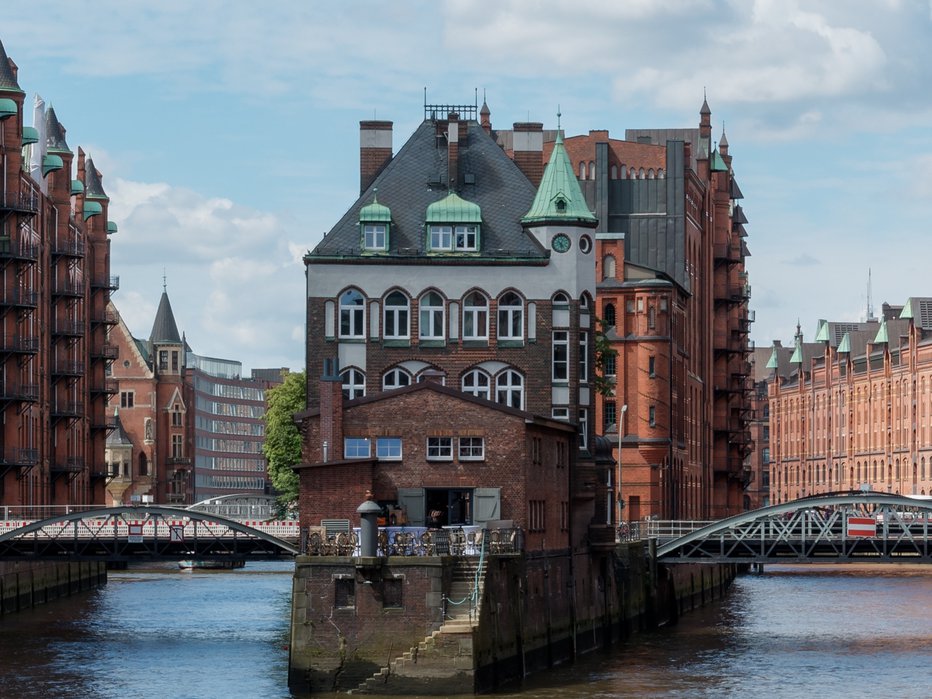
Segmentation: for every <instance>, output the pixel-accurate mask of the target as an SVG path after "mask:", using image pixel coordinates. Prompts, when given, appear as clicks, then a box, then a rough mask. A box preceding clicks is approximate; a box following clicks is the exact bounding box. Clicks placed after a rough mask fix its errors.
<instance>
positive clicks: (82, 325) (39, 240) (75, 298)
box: [0, 45, 119, 505]
mask: <svg viewBox="0 0 932 699" xmlns="http://www.w3.org/2000/svg"><path fill="white" fill-rule="evenodd" d="M25 101H26V94H25V92H23V90H22V89H21V88H20V86H19V82H18V69H17V67H16V65H15V64H14V63H13V61H11V60H10V59H9V58H8V57H7V55H6V52H5V51H4V49H3V46H2V45H0V171H2V183H3V184H2V190H0V265H2V268H3V275H2V281H0V363H2V372H0V410H2V415H3V420H2V428H0V504H3V505H48V504H75V505H77V504H81V505H83V504H98V503H101V502H103V500H104V488H105V479H106V466H105V462H104V444H105V440H106V437H107V433H108V430H110V429H111V428H112V427H113V425H112V424H111V422H110V418H109V417H108V416H107V413H106V406H107V400H108V398H109V396H110V395H111V394H112V393H113V391H114V390H115V385H114V384H113V382H112V381H111V380H110V379H109V378H108V376H107V370H108V366H109V364H110V362H112V361H113V360H114V359H115V357H116V350H115V348H114V347H113V345H111V344H110V343H109V340H108V333H109V329H110V327H111V326H112V325H113V323H114V322H115V318H114V316H113V315H112V314H111V313H110V311H109V310H108V304H109V300H110V293H111V292H112V291H115V290H116V289H117V287H118V286H119V280H118V279H116V278H114V277H111V276H110V240H109V234H111V233H114V232H115V231H116V229H117V228H116V224H115V223H114V222H112V221H109V220H108V206H109V198H108V197H107V195H106V193H105V191H104V189H103V186H102V181H101V174H100V173H99V172H98V171H97V169H96V168H95V167H94V163H93V161H92V160H91V158H90V157H87V156H86V155H85V153H84V152H83V151H82V150H81V149H80V148H79V149H78V151H77V158H75V153H74V151H72V150H71V148H70V147H69V146H68V143H67V141H66V138H65V136H66V133H65V128H64V127H63V126H62V124H61V122H60V121H59V120H58V116H57V115H56V113H55V110H54V109H52V108H51V107H49V108H48V109H46V108H45V104H44V102H42V100H41V99H39V98H38V96H37V97H36V100H35V104H34V108H33V110H32V116H31V120H32V122H33V125H32V126H26V125H25V121H26V118H25V117H26V114H25V112H26V108H25Z"/></svg>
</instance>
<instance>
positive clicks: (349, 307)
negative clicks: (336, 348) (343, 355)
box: [340, 289, 366, 338]
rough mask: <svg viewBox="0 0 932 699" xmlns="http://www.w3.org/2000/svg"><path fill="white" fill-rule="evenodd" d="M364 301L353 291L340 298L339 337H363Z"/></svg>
mask: <svg viewBox="0 0 932 699" xmlns="http://www.w3.org/2000/svg"><path fill="white" fill-rule="evenodd" d="M364 316H365V300H364V299H363V297H362V294H360V293H359V292H358V291H356V290H355V289H350V290H349V291H347V292H345V293H344V294H343V295H342V296H341V297H340V337H352V338H362V337H365V332H366V329H365V323H364V322H363V320H364Z"/></svg>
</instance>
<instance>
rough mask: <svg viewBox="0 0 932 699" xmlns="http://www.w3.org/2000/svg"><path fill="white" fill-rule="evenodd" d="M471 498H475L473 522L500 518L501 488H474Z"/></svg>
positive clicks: (479, 522) (477, 522) (478, 522)
mask: <svg viewBox="0 0 932 699" xmlns="http://www.w3.org/2000/svg"><path fill="white" fill-rule="evenodd" d="M473 498H474V500H475V512H474V516H473V524H481V523H483V522H488V521H490V520H495V519H501V518H502V507H501V499H502V489H501V488H476V489H475V490H474V491H473Z"/></svg>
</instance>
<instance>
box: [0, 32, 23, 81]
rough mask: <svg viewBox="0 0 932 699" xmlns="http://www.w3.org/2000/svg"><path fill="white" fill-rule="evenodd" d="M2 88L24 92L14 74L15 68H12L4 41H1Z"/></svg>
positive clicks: (0, 69) (0, 74)
mask: <svg viewBox="0 0 932 699" xmlns="http://www.w3.org/2000/svg"><path fill="white" fill-rule="evenodd" d="M0 90H6V91H13V90H15V91H16V92H22V90H21V89H20V87H19V83H18V82H16V78H15V77H14V76H13V69H12V68H10V59H9V58H7V55H6V51H5V50H4V48H3V42H0Z"/></svg>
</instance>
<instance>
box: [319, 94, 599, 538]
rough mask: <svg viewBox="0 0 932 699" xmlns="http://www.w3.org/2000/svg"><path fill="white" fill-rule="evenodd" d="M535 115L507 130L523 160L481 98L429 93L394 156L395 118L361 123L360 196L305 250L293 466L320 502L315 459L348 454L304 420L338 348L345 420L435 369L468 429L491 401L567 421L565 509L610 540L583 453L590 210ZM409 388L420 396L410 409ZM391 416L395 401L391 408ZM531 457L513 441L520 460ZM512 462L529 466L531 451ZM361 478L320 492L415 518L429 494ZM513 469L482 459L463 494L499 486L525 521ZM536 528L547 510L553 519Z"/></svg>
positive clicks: (591, 281) (589, 429)
mask: <svg viewBox="0 0 932 699" xmlns="http://www.w3.org/2000/svg"><path fill="white" fill-rule="evenodd" d="M477 117H478V118H477ZM537 126H538V125H533V124H532V125H527V124H516V125H515V129H514V136H513V140H514V144H515V149H516V151H518V152H529V153H534V154H535V157H518V156H517V155H516V156H515V157H514V159H512V157H509V153H507V152H506V151H505V150H504V149H503V148H502V147H501V146H500V145H499V144H498V143H497V142H496V134H495V133H494V132H493V131H492V129H491V124H490V120H489V112H488V109H487V107H486V106H485V105H483V109H482V110H481V111H479V110H477V108H476V107H475V106H456V107H450V106H433V105H427V106H425V115H424V121H423V122H422V123H421V125H420V126H419V127H418V128H417V130H416V131H415V133H414V134H413V135H412V136H411V137H410V138H409V139H408V141H407V142H406V143H405V145H404V146H403V147H402V148H401V149H400V150H399V151H398V153H397V155H393V151H392V124H391V122H383V121H377V122H373V121H366V122H362V123H361V124H360V165H361V172H360V189H361V195H360V197H359V199H358V200H357V201H356V202H355V203H354V204H353V205H352V206H351V207H350V208H349V210H348V211H347V212H346V214H345V215H344V216H343V217H342V219H341V220H340V221H339V222H338V223H337V224H336V225H335V226H334V228H333V229H332V230H331V231H329V232H328V233H327V234H326V236H325V237H324V239H323V241H322V242H321V243H320V244H319V245H318V246H317V247H316V248H315V249H314V250H313V251H312V252H310V253H308V254H307V255H306V256H305V264H306V266H307V284H308V287H307V297H308V299H307V331H308V341H307V368H308V407H309V409H310V410H311V412H310V413H309V414H308V416H307V420H306V422H305V430H306V434H307V441H306V443H305V454H304V456H305V459H306V460H307V463H308V465H309V467H308V468H306V469H302V470H301V474H302V479H303V485H302V487H304V488H311V489H313V490H314V492H315V494H316V495H315V497H325V496H324V493H322V492H321V491H320V489H319V488H318V487H317V486H316V485H315V481H314V480H312V479H313V478H314V476H313V474H315V473H318V472H320V469H319V468H317V466H318V465H319V464H320V463H322V461H321V460H323V462H327V461H332V462H339V461H343V460H345V459H346V458H347V454H346V452H345V449H346V447H347V445H346V444H345V443H344V442H342V441H341V440H339V439H337V440H335V441H328V451H327V453H324V451H323V449H322V445H320V444H317V443H316V441H315V440H318V439H319V434H320V432H319V428H318V427H316V426H315V425H314V422H315V420H320V419H323V417H322V416H324V415H326V414H328V412H329V411H332V410H333V408H330V409H329V410H328V409H325V407H324V405H323V397H322V395H321V393H320V384H321V376H322V367H323V363H324V361H325V360H327V361H331V360H332V361H335V362H337V366H339V376H340V379H341V384H342V391H343V395H344V397H345V398H346V399H348V400H347V403H346V405H345V406H344V411H345V413H344V414H345V415H352V416H354V417H355V416H357V415H367V414H368V413H369V412H371V411H373V410H374V408H368V409H366V410H362V409H357V408H356V407H355V406H356V405H357V403H356V401H362V400H370V399H371V398H373V397H376V396H378V395H379V394H381V393H384V392H388V391H392V390H395V389H402V388H404V387H407V386H414V385H416V384H417V383H419V382H422V381H425V380H430V381H435V382H438V383H439V384H442V385H444V386H446V387H447V388H449V389H451V390H453V391H455V392H464V393H466V394H469V395H471V396H472V397H474V398H475V399H476V401H468V402H463V401H461V403H462V405H461V406H459V405H456V404H455V403H454V402H451V401H452V398H449V397H446V398H445V399H444V400H445V401H446V402H447V403H448V404H449V405H450V406H451V410H453V409H456V410H458V409H461V408H462V409H466V408H467V407H468V411H469V413H470V414H475V415H474V417H475V424H476V425H489V424H491V423H492V422H493V421H494V420H496V419H502V415H504V413H502V412H501V411H502V408H501V407H500V406H496V405H495V403H499V404H503V405H504V406H507V407H508V408H509V409H511V410H514V411H518V412H519V413H520V414H523V415H526V414H531V415H535V416H544V418H540V419H542V420H544V423H542V424H547V421H548V420H550V419H556V420H562V421H565V422H567V423H569V424H572V425H577V426H578V443H577V446H576V447H575V448H573V449H571V450H570V451H571V453H570V455H569V457H568V458H569V462H570V463H569V468H570V469H572V471H573V473H574V475H575V481H574V483H573V485H572V492H573V495H572V499H573V502H572V503H571V507H572V508H573V509H574V512H577V513H582V512H586V513H588V514H586V515H580V517H581V521H585V522H586V524H587V525H588V524H593V526H597V527H601V528H602V529H603V530H605V531H607V532H608V533H609V534H608V536H610V535H611V527H609V526H608V525H609V524H610V522H611V517H612V513H611V508H609V507H607V504H606V503H607V502H608V501H609V500H610V499H611V498H610V497H607V496H606V494H605V492H604V491H605V490H606V488H608V489H610V488H611V486H610V485H607V484H608V482H609V481H608V476H607V474H605V473H604V472H600V471H599V470H598V469H597V467H596V465H595V460H594V459H593V458H592V453H591V447H592V445H593V425H592V419H591V418H592V415H593V409H594V395H595V391H594V388H593V386H592V377H593V371H594V367H593V361H594V333H595V331H596V326H595V323H594V316H593V305H594V299H595V277H594V270H595V263H594V259H593V255H594V251H595V241H594V237H593V230H594V228H595V226H596V225H597V220H596V217H595V216H594V215H593V214H592V212H591V211H590V210H589V207H588V206H587V204H586V202H585V200H584V198H583V196H582V193H581V191H580V188H579V184H578V182H577V181H576V178H575V177H574V175H573V172H572V167H571V165H570V162H569V159H568V158H567V156H566V151H565V149H564V146H563V143H562V140H561V139H560V138H559V137H558V138H557V139H556V141H555V143H554V146H553V149H552V153H551V156H550V158H549V160H548V162H547V165H546V168H543V167H542V163H541V159H540V153H541V142H542V139H541V133H540V129H539V128H537ZM535 180H536V182H535ZM439 395H443V396H447V394H446V393H439V392H438V390H437V389H436V388H434V389H432V390H431V391H412V392H411V394H410V398H406V401H405V403H404V405H405V409H406V410H408V409H410V410H414V411H415V413H416V414H417V413H419V412H424V411H426V410H427V405H426V403H428V402H429V401H428V398H431V399H435V398H436V397H437V396H439ZM420 400H422V401H425V405H424V406H423V408H421V409H419V408H417V407H415V404H416V402H417V401H420ZM372 405H373V406H375V405H378V406H383V405H386V404H385V403H382V402H378V403H373V404H372ZM478 413H484V415H482V416H480V415H479V414H478ZM509 414H510V413H509ZM403 417H404V416H403V415H402V414H401V413H400V411H398V412H396V418H397V419H403ZM524 419H530V418H528V417H525V418H524ZM534 419H535V420H536V419H538V418H534ZM454 422H455V421H454V420H453V416H452V415H450V416H448V417H446V418H444V419H443V420H441V421H440V423H439V424H432V423H431V422H429V421H427V420H421V421H419V427H420V429H421V431H422V435H421V439H420V440H415V441H416V442H419V443H421V444H425V443H426V440H427V439H428V438H430V437H432V436H443V435H448V433H449V425H451V424H454ZM528 424H529V425H530V424H531V423H528ZM535 424H536V423H535ZM354 429H358V430H360V432H361V433H364V434H369V435H372V434H373V433H372V432H371V431H366V430H363V429H362V428H361V427H358V428H354ZM476 429H484V428H482V427H477V428H476ZM529 430H531V427H530V426H529V427H527V428H525V433H524V434H525V437H528V435H529V434H530V432H529ZM413 438H414V436H413V435H412V439H413ZM532 443H533V442H532ZM518 447H521V445H518ZM412 453H414V454H416V453H417V452H412ZM490 454H491V451H490ZM553 454H555V452H551V454H549V455H547V456H546V458H547V459H552V458H553ZM526 457H527V451H526V450H525V451H524V453H523V455H522V456H521V458H523V459H526ZM404 464H405V466H406V467H407V464H408V460H407V459H405V460H404ZM552 465H553V464H552V463H550V462H548V464H547V467H548V468H550V467H551V466H552ZM311 466H313V467H311ZM357 467H358V468H363V467H362V466H358V465H357V466H353V467H348V468H352V469H353V470H352V472H353V473H354V474H356V475H359V474H360V473H362V472H361V471H357V470H355V469H356V468H357ZM515 467H516V468H519V469H524V471H523V472H524V473H532V472H533V468H534V466H533V460H530V461H527V460H525V461H523V462H522V463H521V464H516V465H515ZM349 472H350V471H349V470H347V473H349ZM480 474H481V477H480ZM361 477H362V479H363V480H364V481H365V483H363V482H362V481H360V480H358V479H356V478H353V479H351V478H349V477H347V479H345V480H343V481H341V484H340V485H339V489H338V490H337V491H335V492H334V493H333V494H332V497H331V495H327V496H326V498H330V499H331V500H332V501H333V502H348V503H352V504H358V503H359V502H360V501H361V499H362V497H363V494H364V492H365V490H367V489H372V490H373V492H375V491H378V496H379V498H380V499H386V500H392V499H393V497H394V502H395V503H396V504H400V501H402V500H403V501H404V505H405V507H406V508H407V509H408V512H409V513H412V512H413V513H420V512H423V511H424V508H425V507H427V503H428V499H429V498H430V497H432V496H431V494H430V493H428V492H425V493H424V494H423V496H421V503H422V504H423V507H419V506H418V505H416V504H415V503H414V502H413V496H408V495H407V494H405V493H398V492H397V486H395V487H396V493H395V494H394V496H393V495H392V493H391V492H390V488H389V487H388V486H387V485H386V484H387V483H389V482H390V481H379V480H378V474H377V473H373V476H372V481H371V482H370V480H369V478H368V476H361ZM509 479H510V477H509V476H507V475H506V472H497V471H496V470H490V469H484V470H477V471H476V477H475V478H474V479H472V480H469V481H467V482H468V483H470V484H471V485H470V486H469V487H470V488H473V489H474V490H473V494H472V496H471V497H472V498H473V502H475V489H477V488H485V489H500V492H501V493H502V495H501V501H500V505H501V508H502V509H503V508H504V507H505V503H506V500H507V502H508V503H509V504H508V507H509V508H512V510H513V513H514V517H513V519H515V521H516V523H517V524H518V526H521V527H524V528H525V529H528V528H529V526H530V524H531V522H530V520H529V517H530V515H529V508H530V505H529V503H526V504H522V505H518V504H517V503H516V502H514V501H513V500H511V499H507V498H506V495H505V492H506V491H505V488H506V483H507V481H508V480H509ZM391 482H394V481H391ZM406 482H407V481H406ZM432 483H433V486H434V487H436V488H440V487H441V486H440V483H439V482H432ZM363 485H365V488H364V487H363ZM562 487H563V486H562V485H558V484H550V485H548V488H550V492H549V494H548V495H547V496H546V497H545V498H544V499H545V500H546V505H545V508H546V510H547V512H555V511H556V508H557V507H558V503H559V502H561V499H562V498H563V497H565V494H564V493H563V492H562V490H561V488H562ZM444 488H445V489H446V492H447V493H448V497H449V498H450V503H448V504H450V505H451V506H453V505H455V500H456V498H458V497H460V495H462V492H460V489H458V488H457V479H456V478H455V477H454V476H453V474H452V473H450V474H449V480H448V481H447V485H446V486H444ZM528 492H530V491H528ZM525 496H526V497H528V493H525ZM508 498H510V496H508ZM473 512H474V513H475V510H473ZM317 514H320V513H315V514H314V517H315V518H316V517H317ZM551 517H552V515H551ZM409 518H410V517H409ZM557 521H559V520H557ZM308 523H309V524H317V522H316V521H313V520H312V521H311V522H308ZM547 526H548V528H550V527H552V526H556V522H555V521H552V519H548V525H547ZM592 536H603V538H604V537H605V536H606V535H605V534H601V535H594V534H592V533H590V537H592Z"/></svg>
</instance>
